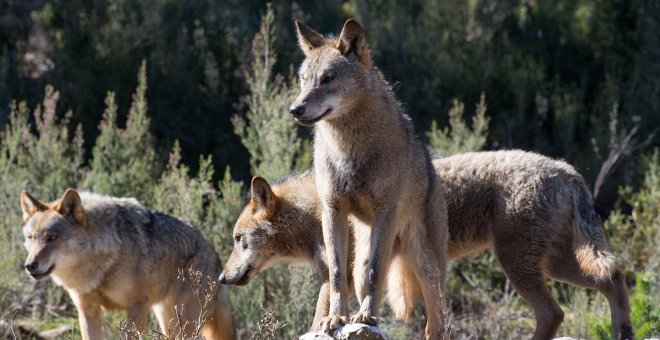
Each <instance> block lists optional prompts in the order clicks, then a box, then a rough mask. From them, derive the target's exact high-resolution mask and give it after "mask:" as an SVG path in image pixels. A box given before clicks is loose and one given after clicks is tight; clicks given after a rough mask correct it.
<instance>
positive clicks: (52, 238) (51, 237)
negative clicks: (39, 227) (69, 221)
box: [46, 234, 57, 242]
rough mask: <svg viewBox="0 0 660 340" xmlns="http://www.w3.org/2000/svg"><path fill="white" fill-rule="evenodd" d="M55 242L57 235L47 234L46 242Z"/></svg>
mask: <svg viewBox="0 0 660 340" xmlns="http://www.w3.org/2000/svg"><path fill="white" fill-rule="evenodd" d="M55 240H57V235H56V234H48V238H46V241H48V242H53V241H55Z"/></svg>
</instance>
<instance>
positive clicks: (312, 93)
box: [291, 20, 447, 339]
mask: <svg viewBox="0 0 660 340" xmlns="http://www.w3.org/2000/svg"><path fill="white" fill-rule="evenodd" d="M296 27H297V32H298V41H299V45H300V47H301V49H302V51H303V52H304V54H305V56H306V58H305V60H304V61H303V63H302V65H301V67H300V70H299V75H300V83H301V92H300V95H299V96H298V98H297V99H296V101H295V103H293V104H292V106H291V114H292V115H293V116H294V117H295V118H296V120H297V121H298V122H300V123H301V124H303V125H314V126H315V130H314V171H315V178H316V187H317V190H318V193H319V196H320V198H321V200H320V202H321V207H322V224H323V239H324V242H325V244H326V246H327V249H326V252H327V257H328V259H329V261H328V270H329V290H330V293H329V296H330V311H329V315H328V316H327V317H325V318H324V319H323V320H321V329H323V330H325V331H328V332H329V331H331V330H333V329H335V328H337V327H339V326H340V325H341V324H343V323H345V320H346V315H347V313H348V304H347V294H348V281H347V267H348V254H349V253H350V252H355V262H354V263H355V269H354V271H353V274H354V279H355V289H356V295H357V298H358V300H359V301H360V310H359V312H358V313H357V314H354V315H353V316H352V317H351V322H359V323H367V324H372V325H376V324H377V323H378V317H377V316H378V306H379V302H380V299H381V295H382V292H383V284H384V282H385V276H386V273H387V269H388V268H389V267H390V265H391V264H392V263H393V262H394V263H402V264H403V266H404V267H406V268H407V269H408V270H409V271H411V275H414V276H416V277H417V278H418V283H419V285H420V286H419V289H420V290H421V293H422V296H423V300H424V308H425V310H426V316H427V325H426V336H427V337H428V338H433V339H439V338H441V337H442V336H443V332H444V325H443V311H442V305H443V303H442V291H441V289H442V283H443V281H444V272H445V257H446V249H445V248H446V247H445V246H446V242H447V214H446V208H445V202H444V192H443V190H442V186H441V183H440V181H439V180H438V177H437V176H435V175H434V173H433V168H432V166H431V160H430V157H429V155H428V152H427V150H426V147H425V146H424V145H423V143H422V142H421V140H420V139H419V138H418V136H417V135H416V134H415V131H414V128H413V124H412V122H411V120H410V118H409V117H408V116H407V115H406V114H405V113H404V112H403V109H402V108H401V105H400V104H399V103H398V102H397V100H396V98H395V97H394V93H393V91H392V89H391V86H390V85H389V84H388V83H387V82H386V81H385V80H384V79H383V76H382V74H381V73H380V71H378V69H377V68H376V67H374V66H373V65H372V64H371V56H370V51H369V47H368V45H367V41H366V38H365V36H364V32H363V30H362V27H361V26H360V25H359V24H358V23H357V22H355V21H353V20H348V21H347V22H346V24H344V28H343V29H342V31H341V33H340V35H339V38H337V39H332V38H325V37H323V36H322V35H320V34H318V33H316V32H314V31H313V30H311V29H310V28H308V27H306V26H304V25H303V24H301V23H300V22H296ZM349 216H353V217H355V219H354V223H353V228H354V233H355V247H353V249H348V234H349V230H348V217H349Z"/></svg>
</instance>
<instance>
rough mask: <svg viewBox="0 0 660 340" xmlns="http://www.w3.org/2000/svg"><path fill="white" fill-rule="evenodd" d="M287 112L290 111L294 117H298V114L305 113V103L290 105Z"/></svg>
mask: <svg viewBox="0 0 660 340" xmlns="http://www.w3.org/2000/svg"><path fill="white" fill-rule="evenodd" d="M289 112H291V115H292V116H294V117H296V118H300V116H302V115H304V114H305V105H294V106H291V110H290V111H289Z"/></svg>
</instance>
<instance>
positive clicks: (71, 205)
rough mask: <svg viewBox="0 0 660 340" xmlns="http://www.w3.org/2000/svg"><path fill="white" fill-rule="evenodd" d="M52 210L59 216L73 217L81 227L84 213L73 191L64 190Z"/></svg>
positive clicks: (75, 192) (78, 197)
mask: <svg viewBox="0 0 660 340" xmlns="http://www.w3.org/2000/svg"><path fill="white" fill-rule="evenodd" d="M54 209H55V210H56V211H57V212H58V213H60V214H61V215H64V216H71V217H73V220H74V221H76V223H77V224H80V225H82V224H84V222H85V211H84V210H83V206H82V202H81V201H80V195H78V192H77V191H76V190H75V189H71V188H69V189H66V191H65V192H64V195H62V198H60V201H59V202H57V204H56V205H55V207H54Z"/></svg>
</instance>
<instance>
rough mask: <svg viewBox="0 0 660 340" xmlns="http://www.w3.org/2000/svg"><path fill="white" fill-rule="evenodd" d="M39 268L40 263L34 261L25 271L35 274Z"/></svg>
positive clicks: (27, 264) (27, 265) (26, 266)
mask: <svg viewBox="0 0 660 340" xmlns="http://www.w3.org/2000/svg"><path fill="white" fill-rule="evenodd" d="M38 267H39V262H37V261H32V262H30V263H26V264H25V270H27V271H28V272H30V273H33V272H34V271H35V270H37V268H38Z"/></svg>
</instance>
